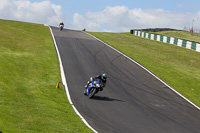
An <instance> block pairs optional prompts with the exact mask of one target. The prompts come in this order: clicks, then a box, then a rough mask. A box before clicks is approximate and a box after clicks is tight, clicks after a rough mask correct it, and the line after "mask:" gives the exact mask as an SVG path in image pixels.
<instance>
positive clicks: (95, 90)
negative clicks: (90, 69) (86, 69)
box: [84, 79, 102, 99]
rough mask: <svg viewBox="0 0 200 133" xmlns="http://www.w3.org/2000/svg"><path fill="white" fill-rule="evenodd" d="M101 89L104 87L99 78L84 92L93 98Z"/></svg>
mask: <svg viewBox="0 0 200 133" xmlns="http://www.w3.org/2000/svg"><path fill="white" fill-rule="evenodd" d="M101 89H102V88H101V84H99V82H98V80H97V79H96V80H94V81H92V82H91V83H89V84H88V86H87V88H86V89H84V94H85V95H87V96H88V97H89V98H90V99H91V98H92V97H94V95H95V94H96V93H98V92H99V91H100V90H101Z"/></svg>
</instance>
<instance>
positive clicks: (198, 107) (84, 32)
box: [84, 32, 200, 110]
mask: <svg viewBox="0 0 200 133" xmlns="http://www.w3.org/2000/svg"><path fill="white" fill-rule="evenodd" d="M84 33H86V32H84ZM86 34H88V35H90V36H92V37H94V38H95V39H97V40H98V41H100V42H102V43H103V44H105V45H107V46H108V47H110V48H112V49H113V50H115V51H117V52H118V53H120V54H122V55H123V56H125V57H126V58H128V59H129V60H131V61H132V62H134V63H135V64H137V65H138V66H140V67H141V68H143V69H144V70H146V71H147V72H148V73H150V74H151V75H152V76H154V77H155V78H156V79H158V80H159V81H160V82H162V83H163V84H164V85H166V86H167V87H168V88H170V89H171V90H172V91H174V92H175V93H176V94H178V95H179V96H180V97H182V98H183V99H185V100H186V101H187V102H189V103H190V104H192V105H193V106H194V107H196V108H197V109H198V110H200V108H199V107H198V106H197V105H195V104H194V103H193V102H191V101H190V100H188V99H187V98H186V97H184V96H183V95H182V94H180V93H179V92H177V91H176V90H175V89H173V88H172V87H171V86H169V85H168V84H167V83H165V82H164V81H162V80H161V79H160V78H158V77H157V76H156V75H155V74H153V73H152V72H151V71H149V70H148V69H147V68H145V67H144V66H142V65H141V64H139V63H138V62H136V61H135V60H133V59H131V58H130V57H128V56H127V55H125V54H124V53H122V52H120V51H119V50H117V49H115V48H114V47H112V46H110V45H109V44H107V43H105V42H103V41H102V40H100V39H98V38H97V37H95V36H93V35H91V34H89V33H86Z"/></svg>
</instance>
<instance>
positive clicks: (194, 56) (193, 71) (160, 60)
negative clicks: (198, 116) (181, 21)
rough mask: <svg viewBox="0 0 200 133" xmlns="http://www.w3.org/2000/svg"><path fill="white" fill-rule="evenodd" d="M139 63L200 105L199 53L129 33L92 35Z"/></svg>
mask: <svg viewBox="0 0 200 133" xmlns="http://www.w3.org/2000/svg"><path fill="white" fill-rule="evenodd" d="M89 33H90V34H92V35H94V36H96V37H97V38H99V39H101V40H103V41H104V42H106V43H108V44H110V45H111V46H113V47H114V48H116V49H118V50H119V51H121V52H123V53H124V54H126V55H127V56H129V57H131V58H132V59H134V60H136V61H137V62H139V63H140V64H142V65H143V66H145V67H146V68H148V69H149V70H150V71H151V72H153V73H154V74H156V75H157V76H158V77H160V78H161V79H162V80H163V81H165V82H166V83H167V84H168V85H170V86H171V87H173V88H174V89H175V90H177V91H178V92H180V93H181V94H182V95H184V96H185V97H186V98H188V99H189V100H191V101H192V102H193V103H195V104H196V105H197V106H200V53H199V52H196V51H193V50H189V49H185V48H181V47H178V46H175V45H171V44H166V43H162V42H157V41H153V40H149V39H144V38H141V37H138V36H134V35H132V34H130V33H104V32H101V33H99V32H89Z"/></svg>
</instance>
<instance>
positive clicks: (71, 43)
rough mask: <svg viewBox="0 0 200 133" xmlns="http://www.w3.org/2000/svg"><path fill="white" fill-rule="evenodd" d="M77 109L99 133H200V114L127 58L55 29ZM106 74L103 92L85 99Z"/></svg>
mask: <svg viewBox="0 0 200 133" xmlns="http://www.w3.org/2000/svg"><path fill="white" fill-rule="evenodd" d="M52 31H53V33H54V36H55V40H56V43H57V45H58V49H59V52H60V56H61V60H62V63H63V67H64V72H65V76H66V80H67V84H68V88H69V93H70V96H71V99H72V102H73V103H74V105H75V107H76V108H77V110H78V111H79V113H80V114H81V115H82V116H83V117H84V118H85V119H86V121H87V122H88V123H89V124H90V125H91V126H92V127H93V128H94V129H95V130H97V131H98V132H99V133H200V110H198V109H197V108H195V107H194V106H193V105H191V104H190V103H188V102H187V101H186V100H184V99H183V98H181V97H180V96H179V95H177V94H176V93H174V92H173V91H172V90H171V89H169V88H168V87H167V86H166V85H164V84H163V83H161V82H160V81H159V80H158V79H156V78H155V77H153V76H152V75H151V74H149V73H148V72H147V71H145V70H144V69H143V68H141V67H140V66H138V65H137V64H135V63H134V62H132V61H131V60H129V59H127V58H126V57H125V56H123V55H121V54H120V53H118V52H116V51H115V50H113V49H111V48H110V47H108V46H106V45H105V44H103V43H102V42H100V41H98V40H96V39H95V38H93V37H91V36H90V35H88V34H86V33H83V32H81V31H74V30H67V29H64V30H63V31H59V29H58V28H54V27H52ZM102 73H107V75H108V78H107V84H106V87H105V88H104V90H103V91H101V92H99V93H98V94H96V95H95V96H94V98H93V99H89V98H88V97H87V96H85V95H84V94H83V90H84V86H85V84H86V82H87V81H88V80H89V78H90V77H91V76H93V77H94V76H96V75H98V74H102Z"/></svg>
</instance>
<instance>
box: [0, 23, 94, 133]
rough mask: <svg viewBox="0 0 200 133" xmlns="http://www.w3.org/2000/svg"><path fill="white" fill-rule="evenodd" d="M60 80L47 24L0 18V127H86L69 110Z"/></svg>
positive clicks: (62, 132) (13, 131) (15, 132)
mask: <svg viewBox="0 0 200 133" xmlns="http://www.w3.org/2000/svg"><path fill="white" fill-rule="evenodd" d="M57 81H61V76H60V69H59V62H58V59H57V54H56V51H55V48H54V44H53V40H52V37H51V34H50V31H49V28H48V27H45V26H43V25H40V24H32V23H24V22H16V21H7V20H0V130H1V131H3V133H30V132H31V133H35V132H46V133H47V132H48V133H55V132H59V133H75V132H76V133H84V132H85V133H88V132H92V131H91V130H90V129H89V128H88V127H87V126H86V125H85V124H84V123H83V122H82V121H81V119H80V118H79V117H78V116H77V115H76V114H75V112H74V110H73V108H72V107H71V105H70V104H69V102H68V99H67V97H66V94H65V90H64V88H63V87H62V86H61V88H59V89H56V83H57Z"/></svg>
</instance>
